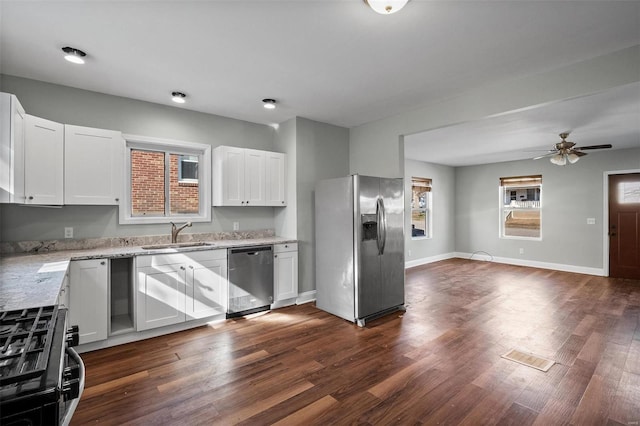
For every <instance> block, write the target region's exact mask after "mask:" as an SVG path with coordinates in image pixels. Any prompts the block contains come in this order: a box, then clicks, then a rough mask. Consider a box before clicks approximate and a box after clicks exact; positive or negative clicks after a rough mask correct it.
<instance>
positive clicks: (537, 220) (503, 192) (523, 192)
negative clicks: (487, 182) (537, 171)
mask: <svg viewBox="0 0 640 426" xmlns="http://www.w3.org/2000/svg"><path fill="white" fill-rule="evenodd" d="M541 196H542V175H534V176H515V177H503V178H500V238H517V239H535V240H539V239H541V238H542V233H541V232H542V229H541V228H542V226H541V224H542V221H541Z"/></svg>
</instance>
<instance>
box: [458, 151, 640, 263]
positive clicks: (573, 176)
mask: <svg viewBox="0 0 640 426" xmlns="http://www.w3.org/2000/svg"><path fill="white" fill-rule="evenodd" d="M632 169H640V149H626V150H615V151H600V152H591V153H589V155H588V156H586V157H583V158H581V159H580V161H578V162H577V163H576V164H572V165H568V166H564V167H561V166H556V165H553V164H551V163H550V162H549V161H548V160H546V159H545V160H538V161H532V160H523V161H512V162H506V163H495V164H488V165H481V166H470V167H459V168H457V169H456V184H455V194H456V199H455V207H456V209H455V212H456V214H455V217H456V233H455V241H456V245H455V247H456V251H458V252H465V253H473V252H475V251H485V252H487V253H489V254H491V255H492V256H497V257H507V258H521V259H526V260H532V261H539V262H549V263H558V264H564V265H574V266H584V267H591V268H602V267H603V253H604V251H603V244H604V240H603V238H604V237H603V235H604V230H605V227H606V224H605V223H603V212H604V206H605V205H606V203H607V201H606V200H605V199H604V193H603V191H604V172H606V171H615V170H632ZM530 174H541V175H542V241H524V240H506V239H500V238H498V233H499V232H498V227H499V213H498V186H499V178H500V177H507V176H522V175H530ZM588 217H589V218H595V219H596V224H595V225H587V218H588ZM520 248H523V249H524V254H523V255H520V254H519V249H520Z"/></svg>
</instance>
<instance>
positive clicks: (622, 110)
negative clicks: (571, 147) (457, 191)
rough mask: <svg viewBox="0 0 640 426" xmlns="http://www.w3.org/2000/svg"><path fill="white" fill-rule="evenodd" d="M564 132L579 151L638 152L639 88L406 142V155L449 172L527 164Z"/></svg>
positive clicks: (453, 128)
mask: <svg viewBox="0 0 640 426" xmlns="http://www.w3.org/2000/svg"><path fill="white" fill-rule="evenodd" d="M563 132H571V134H570V136H569V138H567V140H568V141H571V142H575V143H576V146H589V145H602V144H611V145H613V148H612V149H625V148H640V83H634V84H630V85H626V86H621V87H617V88H615V89H611V90H608V91H605V92H601V93H597V94H594V95H590V96H583V97H579V98H575V99H568V100H564V101H560V102H555V103H552V104H548V105H541V106H537V107H532V108H527V109H525V110H522V111H514V112H510V113H505V114H500V115H499V116H496V117H489V118H486V119H483V120H478V121H472V122H468V123H462V124H458V125H455V126H449V127H442V128H438V129H433V130H429V131H426V132H422V133H418V134H415V135H409V136H405V138H404V140H405V151H404V154H405V158H408V159H413V160H420V161H427V162H431V163H436V164H445V165H448V166H469V165H474V164H486V163H497V162H501V161H512V160H524V159H527V158H533V157H537V156H539V155H544V154H545V151H547V150H550V149H552V148H553V146H554V144H556V143H558V142H560V140H561V139H560V138H559V136H558V135H559V134H560V133H563ZM590 152H599V151H590ZM546 161H548V160H546ZM638 164H640V157H639V158H638Z"/></svg>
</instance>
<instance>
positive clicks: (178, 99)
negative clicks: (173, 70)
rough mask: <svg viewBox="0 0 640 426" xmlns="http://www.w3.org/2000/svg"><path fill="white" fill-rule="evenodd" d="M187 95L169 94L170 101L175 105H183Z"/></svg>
mask: <svg viewBox="0 0 640 426" xmlns="http://www.w3.org/2000/svg"><path fill="white" fill-rule="evenodd" d="M186 97H187V95H185V94H184V93H182V92H171V100H172V101H173V102H175V103H177V104H183V103H185V102H186V99H185V98H186Z"/></svg>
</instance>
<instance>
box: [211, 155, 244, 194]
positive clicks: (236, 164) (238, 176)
mask: <svg viewBox="0 0 640 426" xmlns="http://www.w3.org/2000/svg"><path fill="white" fill-rule="evenodd" d="M213 162H214V167H215V168H216V170H214V173H213V176H214V180H216V181H214V182H213V187H214V188H217V191H214V197H213V198H214V205H217V206H240V205H244V149H242V148H234V147H231V146H221V147H219V148H216V149H215V150H214V161H213ZM216 192H217V193H218V195H217V196H216Z"/></svg>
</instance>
